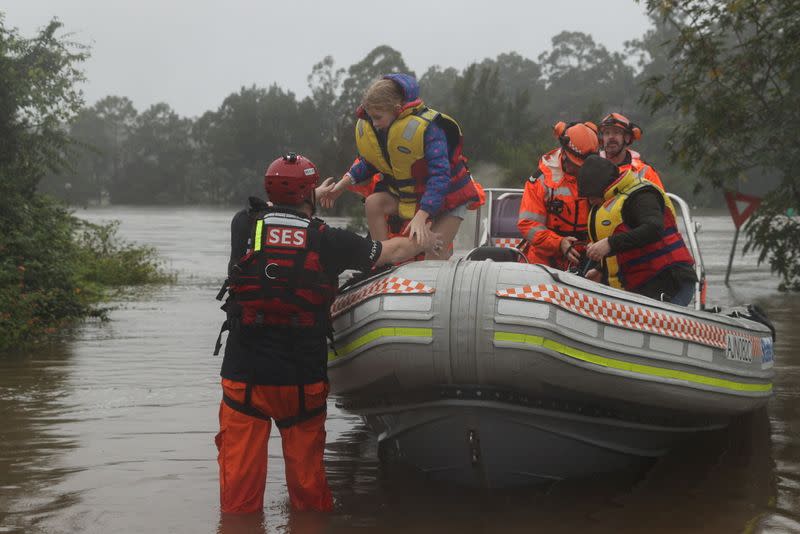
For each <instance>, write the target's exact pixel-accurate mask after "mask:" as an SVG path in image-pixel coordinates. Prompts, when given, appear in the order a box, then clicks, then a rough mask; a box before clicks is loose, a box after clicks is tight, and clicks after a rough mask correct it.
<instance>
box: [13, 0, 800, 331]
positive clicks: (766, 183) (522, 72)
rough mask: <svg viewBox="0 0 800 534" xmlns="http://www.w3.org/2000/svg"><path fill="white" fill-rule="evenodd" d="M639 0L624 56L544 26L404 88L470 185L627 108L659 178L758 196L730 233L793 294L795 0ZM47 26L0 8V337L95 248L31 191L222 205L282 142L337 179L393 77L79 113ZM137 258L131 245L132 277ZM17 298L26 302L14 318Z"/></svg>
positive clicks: (52, 29)
mask: <svg viewBox="0 0 800 534" xmlns="http://www.w3.org/2000/svg"><path fill="white" fill-rule="evenodd" d="M644 3H645V5H646V6H647V11H648V13H649V15H650V19H651V22H652V25H651V27H650V28H649V29H647V30H646V31H645V32H644V34H643V35H642V36H640V37H639V38H637V39H634V40H632V41H630V42H628V43H627V44H626V50H625V53H624V54H623V53H618V52H611V51H609V50H608V49H607V48H606V47H605V46H603V45H602V44H598V43H596V42H595V41H594V40H593V39H592V37H591V36H589V35H586V34H583V33H579V32H562V33H560V34H559V35H557V36H555V37H554V38H553V41H552V46H551V48H550V49H549V50H548V51H546V52H544V53H542V54H540V55H539V56H538V57H537V58H536V59H535V60H534V59H530V58H526V57H524V56H522V55H520V54H517V53H507V54H501V55H499V56H497V57H496V58H494V59H486V60H483V61H481V62H477V63H474V64H472V65H469V66H468V67H467V68H465V69H461V70H459V69H455V68H452V67H450V68H442V67H438V66H434V67H431V68H429V69H428V70H427V71H426V72H424V73H422V74H421V75H419V80H420V84H421V87H422V96H423V98H425V99H426V100H427V102H428V103H429V104H430V105H431V106H433V107H435V108H438V109H440V110H441V111H444V112H447V113H449V114H451V115H453V116H454V117H455V118H456V119H457V120H459V122H460V123H461V125H462V127H463V130H464V133H465V143H466V154H467V155H468V156H469V157H470V158H471V162H472V163H473V168H476V169H477V168H479V166H480V165H479V164H480V163H481V162H490V163H495V164H497V168H499V169H501V172H500V175H499V176H497V177H489V176H488V175H481V174H480V173H477V172H476V174H477V177H478V179H479V180H480V181H482V182H484V183H486V184H487V185H498V184H500V185H511V186H515V185H516V186H520V185H521V184H522V183H523V181H524V179H525V178H526V177H527V176H528V175H529V174H530V173H531V171H532V170H533V168H534V166H535V164H536V160H537V158H538V157H539V155H540V154H542V153H543V152H544V151H546V150H548V149H550V148H552V147H554V146H555V140H554V139H553V138H552V136H551V133H550V130H551V128H552V125H553V123H555V122H556V121H558V120H581V121H583V120H593V121H597V120H599V119H600V117H602V115H603V114H605V113H606V112H608V111H619V112H622V113H624V114H626V115H628V116H629V118H631V119H633V120H634V121H636V122H638V123H639V124H640V125H641V126H642V127H643V129H644V138H643V139H642V140H641V141H639V142H637V144H636V145H635V147H634V148H636V149H637V150H639V151H640V152H641V153H642V154H643V155H644V156H645V159H647V160H648V161H649V162H651V163H652V164H653V165H654V166H655V167H656V168H657V169H658V170H659V171H660V172H661V174H662V177H663V179H664V183H665V185H666V187H667V189H669V190H670V191H674V192H676V193H678V194H680V195H682V196H684V197H686V198H689V199H690V200H691V202H692V203H693V204H700V205H703V204H708V203H709V202H710V201H711V200H713V199H719V198H720V197H721V195H720V194H719V191H718V189H719V188H723V187H732V188H734V189H736V188H741V187H745V188H747V189H748V191H747V192H750V193H756V194H763V195H764V202H763V203H762V204H761V207H760V208H759V209H758V210H757V212H756V214H755V215H754V217H753V218H752V220H751V222H750V223H749V226H748V227H747V228H746V232H747V236H748V243H747V246H748V247H749V248H752V249H755V250H756V251H757V252H758V254H759V261H768V262H769V263H770V266H771V268H772V269H773V270H774V271H775V272H777V273H778V274H780V276H781V287H782V288H783V289H794V290H800V218H798V216H797V215H796V214H797V213H798V211H800V175H798V173H797V172H796V169H797V168H798V163H800V149H799V148H798V145H797V141H796V135H795V134H794V131H793V126H794V124H796V123H797V121H796V120H795V118H796V117H795V116H796V115H797V114H798V113H800V101H798V100H800V17H798V16H797V2H796V0H703V1H700V0H697V1H695V0H687V1H683V2H663V1H661V0H645V2H644ZM60 28H61V26H60V24H59V23H58V22H57V21H54V22H53V23H51V24H50V25H48V26H47V27H46V28H45V29H43V30H42V31H41V32H39V34H38V35H36V36H34V37H32V38H25V37H22V36H20V35H19V33H18V32H17V31H16V30H14V29H13V28H7V27H6V25H5V20H4V17H3V15H2V13H1V12H0V223H2V227H3V232H2V233H0V305H1V306H0V326H2V329H0V330H2V332H4V333H5V332H19V331H21V330H20V329H23V330H24V328H26V325H27V326H30V325H31V324H33V323H35V322H36V321H39V323H41V324H43V325H45V324H46V325H52V324H56V323H58V321H60V320H61V319H63V318H64V317H71V316H80V315H81V314H85V313H86V310H87V308H86V302H87V301H85V300H81V299H80V298H78V297H76V295H78V294H85V292H84V291H83V290H82V289H81V288H87V287H89V286H88V285H87V284H89V283H94V282H93V281H96V280H97V276H96V275H95V274H91V275H88V274H87V273H86V272H85V267H86V265H87V261H88V260H87V258H91V257H95V256H97V254H96V253H95V252H92V250H93V248H92V246H90V244H87V242H86V240H85V239H84V240H83V241H82V239H83V238H81V237H80V232H81V230H80V228H79V225H78V223H77V221H76V219H75V218H74V217H72V216H70V215H69V214H68V213H67V212H66V211H65V210H64V209H63V207H62V206H60V205H58V204H56V203H54V202H52V201H51V200H49V199H48V197H47V196H46V195H42V194H41V192H51V193H53V194H55V195H57V196H60V197H62V198H67V199H68V200H69V201H70V202H71V203H73V204H74V203H84V202H89V201H93V200H99V199H101V198H102V197H103V196H104V195H107V196H108V197H109V198H110V200H111V201H112V202H114V203H139V204H143V203H154V202H158V203H166V204H178V203H180V204H183V203H197V202H203V203H226V204H230V203H232V204H238V205H241V204H242V203H243V202H244V200H245V197H246V196H247V195H250V194H256V195H257V194H261V191H262V187H261V183H262V173H263V169H264V168H265V166H266V164H267V163H268V162H269V161H270V160H271V159H272V158H274V157H275V156H276V155H279V154H281V153H283V152H285V151H288V150H295V151H299V152H303V153H305V154H307V155H308V156H310V157H311V158H312V159H313V160H314V161H316V162H317V164H318V165H319V166H320V169H321V171H322V173H323V174H332V175H338V174H339V173H341V172H342V171H344V170H345V169H346V168H347V166H348V164H349V163H350V162H351V161H352V158H353V156H354V154H355V147H354V139H353V123H354V113H353V112H354V109H355V107H356V105H357V104H358V102H359V100H360V97H361V94H362V93H363V91H364V89H365V88H366V87H367V85H368V84H369V83H370V82H371V81H372V80H374V79H376V78H377V77H378V76H380V75H381V74H384V73H387V72H392V71H404V72H412V71H411V69H409V68H408V65H406V63H405V61H404V60H403V57H402V55H401V53H400V52H399V51H397V50H394V49H392V48H390V47H387V46H379V47H377V48H375V49H374V50H372V51H371V52H370V53H369V54H367V55H366V56H365V57H364V58H363V59H362V60H361V61H359V62H357V63H355V64H353V65H350V66H349V67H348V68H346V69H345V68H341V67H338V66H337V65H336V64H335V61H334V59H333V58H331V57H325V58H323V59H322V61H320V62H319V63H318V64H316V65H314V66H313V68H312V69H311V73H310V74H309V76H308V83H309V87H310V95H309V96H307V97H305V98H302V99H298V98H297V96H296V95H294V94H293V93H292V92H290V91H286V90H284V89H282V88H281V87H279V86H277V85H273V86H270V87H268V88H260V87H255V86H251V87H243V88H241V89H240V90H239V91H238V92H236V93H233V94H231V95H229V96H228V97H227V98H226V99H225V100H224V101H223V102H222V104H221V105H220V106H219V108H218V109H217V110H215V111H208V112H206V113H204V114H203V115H202V116H200V117H198V118H186V117H181V116H179V115H178V114H177V113H176V112H175V111H174V110H172V109H171V108H170V106H169V105H167V104H164V103H160V104H156V105H153V106H151V107H150V108H148V109H146V110H144V111H138V110H136V109H135V107H134V106H133V104H132V102H131V101H130V100H129V99H127V98H125V97H119V96H108V97H106V98H103V99H101V100H100V101H99V102H97V103H95V104H94V105H92V106H91V107H86V106H85V104H84V102H83V101H82V99H81V95H80V94H79V92H78V91H77V90H76V89H75V85H76V83H78V82H80V81H82V80H83V74H82V72H81V70H80V67H79V65H80V63H81V62H82V61H83V60H84V59H85V57H86V53H87V51H86V49H85V48H84V47H82V46H81V45H80V44H76V43H70V42H69V41H68V40H67V39H65V38H64V37H63V36H60V35H59V33H58V31H59V29H60ZM495 180H496V181H495ZM351 207H352V206H351ZM337 208H338V209H340V210H341V209H344V208H346V206H345V203H339V204H337ZM106 234H107V232H106ZM103 239H104V238H102V236H101V239H100V241H99V242H101V243H102V242H103ZM89 241H90V242H94V241H96V240H92V239H89ZM100 249H103V250H105V249H106V247H105V246H100ZM87 251H88V252H87ZM150 260H151V258H147V257H146V254H145V259H144V260H143V262H142V264H143V265H144V266H145V271H147V268H148V267H149V266H151V261H150ZM82 270H83V271H82ZM147 272H155V271H147ZM153 276H155V277H156V278H157V277H158V273H155V274H153V275H152V276H151V275H149V274H148V275H147V276H145V277H144V279H153ZM76 290H81V291H76ZM26 299H27V300H28V301H30V302H28V303H27V304H25V301H26ZM23 308H25V309H26V310H31V309H34V308H36V310H38V311H35V312H34V315H33V316H32V317H31V318H30V319H25V318H24V317H23V315H24V314H23V315H19V313H18V312H19V310H21V309H23ZM17 319H19V320H17ZM31 321H33V323H31Z"/></svg>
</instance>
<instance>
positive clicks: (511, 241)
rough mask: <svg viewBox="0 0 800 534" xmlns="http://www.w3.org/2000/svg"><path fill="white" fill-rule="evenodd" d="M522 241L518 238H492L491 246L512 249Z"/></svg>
mask: <svg viewBox="0 0 800 534" xmlns="http://www.w3.org/2000/svg"><path fill="white" fill-rule="evenodd" d="M521 241H522V239H521V238H519V237H494V238H492V245H493V246H495V247H500V248H514V247H516V246H517V245H519V244H520V242H521Z"/></svg>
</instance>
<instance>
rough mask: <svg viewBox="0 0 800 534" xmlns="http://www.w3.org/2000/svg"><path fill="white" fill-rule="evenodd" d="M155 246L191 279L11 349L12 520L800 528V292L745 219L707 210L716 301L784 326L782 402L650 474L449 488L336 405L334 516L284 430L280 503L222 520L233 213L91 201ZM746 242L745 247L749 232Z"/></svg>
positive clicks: (242, 525)
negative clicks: (288, 480)
mask: <svg viewBox="0 0 800 534" xmlns="http://www.w3.org/2000/svg"><path fill="white" fill-rule="evenodd" d="M78 214H79V215H80V216H82V217H84V218H86V219H88V220H91V221H102V220H110V219H119V220H120V221H121V222H122V225H121V229H120V230H121V234H122V235H123V236H124V237H125V238H127V239H129V240H134V241H137V242H140V243H147V244H151V245H153V246H155V247H156V248H157V249H158V250H159V251H160V252H161V254H162V255H163V256H164V257H165V258H166V259H167V263H168V267H169V268H170V269H173V270H175V271H177V272H178V274H179V278H178V283H177V284H175V285H174V286H168V287H164V288H158V289H154V290H150V291H147V292H145V293H144V294H143V295H140V296H138V297H137V298H136V299H131V300H125V301H122V302H118V303H115V304H116V306H117V308H116V309H115V310H114V311H112V312H111V314H110V315H111V319H112V320H111V321H110V322H108V323H99V322H89V323H87V324H85V325H82V326H81V327H79V328H77V329H76V330H75V331H74V333H72V335H70V336H68V337H67V338H66V339H65V340H64V341H63V342H60V343H57V344H54V345H53V346H50V347H47V348H39V349H37V350H34V351H29V352H26V353H22V354H16V355H9V356H3V357H2V358H0V533H9V532H13V533H17V532H25V533H28V532H31V533H38V532H47V533H62V532H64V533H67V532H70V533H71V532H81V533H83V532H87V533H107V532H132V533H138V532H142V533H149V534H150V533H160V532H176V533H179V532H191V533H202V532H211V533H213V532H225V533H245V532H247V533H250V532H253V533H259V532H293V533H301V532H302V533H317V532H352V531H359V532H398V533H400V532H404V533H405V532H409V531H411V532H441V531H450V532H463V533H472V532H476V533H477V532H533V531H537V532H582V531H590V532H631V533H632V532H720V533H731V532H800V327H798V325H800V298H798V297H797V296H787V295H782V294H780V293H779V292H778V291H777V289H776V287H777V280H776V279H775V278H774V277H773V276H771V275H770V273H769V270H768V268H766V267H764V266H762V267H757V266H756V265H755V258H754V257H753V256H746V257H742V256H741V255H737V257H736V260H735V263H734V266H735V271H734V274H733V276H732V279H731V281H732V284H731V288H730V289H728V288H726V287H725V286H724V285H722V279H723V276H724V270H725V266H726V263H727V258H728V252H729V250H730V245H731V241H732V238H733V226H732V223H731V222H730V219H729V217H728V216H727V215H724V214H710V215H705V216H702V217H700V218H699V220H700V222H701V223H702V225H703V230H702V232H701V234H700V243H701V247H702V251H703V256H704V260H705V263H706V267H707V269H708V271H709V272H710V290H709V301H710V302H711V303H712V304H714V303H717V304H731V303H746V302H757V303H759V304H761V305H762V306H763V307H764V308H765V309H766V310H767V312H768V313H769V315H770V317H771V319H772V320H773V321H774V323H775V326H776V328H777V333H778V338H777V343H776V345H775V353H776V364H775V372H776V378H775V390H774V391H775V394H774V397H773V398H772V399H771V401H770V403H769V406H768V407H767V409H766V410H763V411H760V412H758V413H755V414H752V415H751V416H748V417H746V418H743V419H741V420H737V421H736V422H735V423H734V424H733V425H731V427H730V428H729V429H727V430H726V431H724V432H720V433H717V434H714V435H710V436H704V437H703V438H702V439H693V440H690V441H689V442H687V443H686V444H685V445H683V446H682V447H680V448H679V449H676V450H674V451H672V452H671V453H670V454H668V455H667V456H665V457H664V458H662V459H660V460H659V461H657V462H656V463H655V464H654V465H653V466H652V468H650V469H649V470H647V471H646V472H644V473H642V472H637V473H620V474H615V475H613V476H603V477H597V478H592V479H589V480H580V481H567V482H560V483H556V484H554V485H552V486H550V487H547V488H534V489H524V490H514V491H501V492H492V493H487V492H482V491H473V490H464V489H459V488H456V487H451V486H447V485H434V484H430V483H428V482H426V481H425V480H422V479H420V478H419V477H418V476H416V475H414V474H413V473H409V472H406V471H403V470H402V469H397V468H393V469H387V468H385V467H384V466H382V465H381V464H380V462H379V461H378V459H377V453H376V450H377V446H376V438H375V436H374V435H372V434H371V433H370V432H369V431H368V430H367V429H366V428H365V427H364V426H363V425H362V423H361V421H360V420H359V419H358V418H357V417H354V416H352V415H349V414H347V413H343V412H342V411H340V410H338V409H337V408H336V407H335V406H334V404H333V401H331V404H330V410H329V419H328V423H327V429H328V442H327V449H326V455H325V460H326V467H327V472H328V477H329V480H330V485H331V487H332V490H333V493H334V496H335V498H336V510H335V512H334V513H332V514H330V515H318V514H309V513H306V514H298V513H294V512H291V511H290V510H289V506H288V499H287V494H286V487H285V482H284V477H283V463H282V460H281V456H280V450H281V449H280V444H279V443H278V440H279V439H280V438H279V437H278V436H277V435H274V436H273V437H271V439H270V445H269V478H268V484H267V497H266V502H265V507H264V513H263V515H257V516H245V517H221V516H220V513H219V504H218V486H217V464H216V450H215V448H214V444H213V437H214V434H215V432H216V426H217V421H216V416H217V409H218V404H219V399H220V393H219V388H218V381H219V378H218V373H219V365H220V359H219V358H214V357H212V356H211V349H212V345H213V342H214V339H215V337H216V334H217V331H218V328H219V323H220V320H221V312H219V310H218V309H217V305H216V301H214V294H215V293H216V290H217V288H218V284H219V281H220V279H221V276H222V273H223V272H224V271H225V267H226V261H227V253H228V239H229V233H228V228H229V220H230V217H231V215H232V211H231V210H223V209H212V208H186V209H165V208H116V209H113V210H112V209H93V210H82V211H80V212H79V213H78ZM740 246H741V243H740Z"/></svg>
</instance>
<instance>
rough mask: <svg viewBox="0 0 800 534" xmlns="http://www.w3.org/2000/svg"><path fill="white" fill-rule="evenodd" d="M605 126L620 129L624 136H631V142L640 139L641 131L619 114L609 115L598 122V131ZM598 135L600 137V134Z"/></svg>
mask: <svg viewBox="0 0 800 534" xmlns="http://www.w3.org/2000/svg"><path fill="white" fill-rule="evenodd" d="M605 126H617V127H619V128H622V129H623V131H624V132H625V133H626V134H628V135H630V136H631V139H632V140H633V141H638V140H639V139H641V138H642V129H641V128H639V127H638V126H637V125H636V124H634V123H632V122H631V121H629V120H628V118H627V117H626V116H624V115H620V114H619V113H609V114H608V115H606V116H605V117H603V120H601V121H600V129H601V130H602V129H603V128H604V127H605ZM600 135H601V136H602V133H601V134H600Z"/></svg>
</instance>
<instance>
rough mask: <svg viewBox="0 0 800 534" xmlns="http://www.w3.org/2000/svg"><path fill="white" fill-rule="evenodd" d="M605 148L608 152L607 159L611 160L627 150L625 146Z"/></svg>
mask: <svg viewBox="0 0 800 534" xmlns="http://www.w3.org/2000/svg"><path fill="white" fill-rule="evenodd" d="M603 148H604V149H605V151H606V159H611V158H616V157H617V156H619V155H620V154H622V151H623V150H625V145H612V147H609V146H608V145H606V146H605V147H603Z"/></svg>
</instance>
